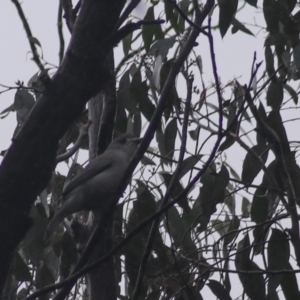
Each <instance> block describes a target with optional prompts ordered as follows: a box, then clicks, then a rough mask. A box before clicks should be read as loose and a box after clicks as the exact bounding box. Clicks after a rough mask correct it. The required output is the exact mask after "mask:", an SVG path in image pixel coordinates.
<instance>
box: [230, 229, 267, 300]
mask: <svg viewBox="0 0 300 300" xmlns="http://www.w3.org/2000/svg"><path fill="white" fill-rule="evenodd" d="M250 252H251V247H250V241H249V236H248V234H246V235H245V237H244V238H243V239H242V240H241V241H240V242H239V243H238V248H237V254H236V256H235V266H236V269H237V271H244V272H245V271H248V272H249V274H245V273H238V275H239V278H240V281H241V283H242V285H243V288H244V290H245V293H246V294H247V296H248V297H249V298H250V299H251V300H255V299H265V293H266V292H265V279H264V276H263V275H262V274H251V271H259V270H260V269H259V267H258V266H257V265H256V264H255V263H254V262H253V261H251V260H250Z"/></svg>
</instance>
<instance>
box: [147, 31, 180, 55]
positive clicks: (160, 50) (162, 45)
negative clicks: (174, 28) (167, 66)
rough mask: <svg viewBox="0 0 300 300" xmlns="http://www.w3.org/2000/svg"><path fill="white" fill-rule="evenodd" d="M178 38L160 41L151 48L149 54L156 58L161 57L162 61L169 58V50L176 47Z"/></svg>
mask: <svg viewBox="0 0 300 300" xmlns="http://www.w3.org/2000/svg"><path fill="white" fill-rule="evenodd" d="M175 42H176V37H170V38H166V39H162V40H158V41H156V42H155V43H153V45H152V46H151V48H150V50H149V52H150V54H153V55H155V56H158V55H160V56H161V57H162V60H164V59H165V58H166V57H167V54H168V52H169V50H170V49H171V48H172V47H173V46H174V44H175Z"/></svg>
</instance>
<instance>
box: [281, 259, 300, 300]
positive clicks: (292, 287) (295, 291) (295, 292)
mask: <svg viewBox="0 0 300 300" xmlns="http://www.w3.org/2000/svg"><path fill="white" fill-rule="evenodd" d="M285 269H286V270H293V268H292V266H291V265H290V263H288V264H287V266H286V267H285ZM281 287H282V292H283V294H284V297H285V299H286V300H294V299H299V296H300V293H299V287H298V283H297V278H296V274H294V273H289V274H284V276H283V278H282V280H281Z"/></svg>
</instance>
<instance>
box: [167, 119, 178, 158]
mask: <svg viewBox="0 0 300 300" xmlns="http://www.w3.org/2000/svg"><path fill="white" fill-rule="evenodd" d="M176 135H177V119H176V118H173V119H172V120H171V121H170V122H169V123H168V124H167V127H166V130H165V134H164V140H165V149H166V151H167V156H168V158H173V156H174V151H175V140H176Z"/></svg>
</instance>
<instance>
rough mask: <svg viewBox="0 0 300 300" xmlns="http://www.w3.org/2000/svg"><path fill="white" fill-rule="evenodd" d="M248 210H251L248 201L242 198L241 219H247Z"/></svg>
mask: <svg viewBox="0 0 300 300" xmlns="http://www.w3.org/2000/svg"><path fill="white" fill-rule="evenodd" d="M250 210H251V204H250V201H249V200H248V199H247V198H245V197H243V200H242V218H249V216H250Z"/></svg>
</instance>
